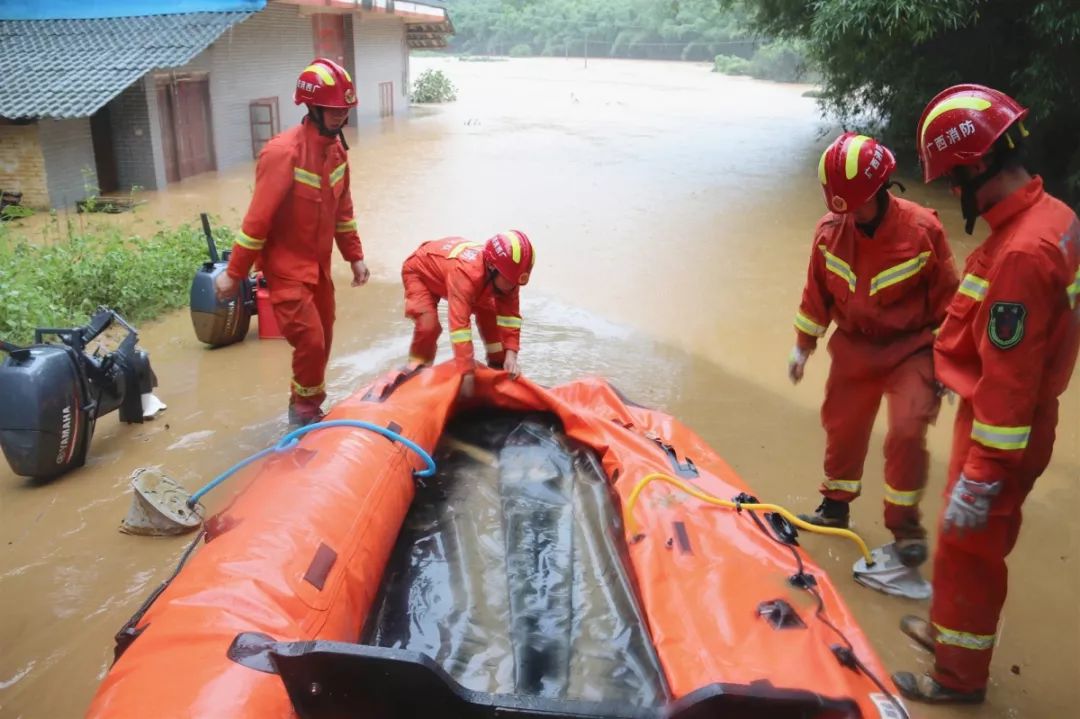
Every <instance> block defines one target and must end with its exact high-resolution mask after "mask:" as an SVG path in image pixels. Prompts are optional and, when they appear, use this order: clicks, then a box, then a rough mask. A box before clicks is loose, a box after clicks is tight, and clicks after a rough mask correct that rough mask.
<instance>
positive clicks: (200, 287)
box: [191, 261, 255, 347]
mask: <svg viewBox="0 0 1080 719" xmlns="http://www.w3.org/2000/svg"><path fill="white" fill-rule="evenodd" d="M228 264H229V263H228V262H227V261H220V262H204V263H203V265H202V267H200V268H199V271H198V272H196V273H195V278H194V279H193V280H192V282H191V323H192V325H194V327H195V336H196V337H198V338H199V341H200V342H205V343H206V344H208V345H210V346H211V347H224V346H225V345H231V344H233V343H236V342H241V341H243V339H244V338H245V337H247V333H248V329H249V328H250V327H251V315H252V314H253V313H254V304H255V287H254V283H253V282H252V281H251V280H249V279H245V280H244V281H243V282H241V284H240V295H239V297H234V298H233V299H231V300H229V301H227V302H221V301H219V300H218V299H217V295H216V293H215V292H214V281H215V280H216V279H217V277H218V275H220V274H221V273H222V272H224V271H225V268H226V267H228Z"/></svg>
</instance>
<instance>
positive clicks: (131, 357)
mask: <svg viewBox="0 0 1080 719" xmlns="http://www.w3.org/2000/svg"><path fill="white" fill-rule="evenodd" d="M114 323H116V324H119V325H120V326H122V327H123V328H124V329H125V330H127V336H126V337H125V338H124V339H123V340H122V341H121V342H120V345H119V346H118V347H117V349H116V350H115V351H113V352H109V353H107V354H102V353H101V351H100V349H98V350H97V351H95V352H94V353H93V354H90V353H89V352H87V350H86V345H87V344H89V343H90V342H91V341H93V340H94V339H95V338H96V337H97V336H98V335H100V334H101V333H102V332H104V331H105V330H106V329H108V328H109V327H111V326H112V325H113V324H114ZM49 336H54V337H56V338H58V339H59V340H60V343H46V342H45V338H46V337H49ZM138 341H139V335H138V332H137V331H136V330H135V328H134V327H132V326H131V325H129V324H128V323H127V322H126V321H125V320H124V318H123V317H121V316H120V315H119V314H117V313H116V312H114V311H112V310H110V309H109V308H107V307H101V308H99V309H98V311H97V312H96V313H95V314H94V316H93V317H91V318H90V323H89V324H87V325H86V326H85V327H76V328H74V329H44V328H42V329H38V330H36V331H35V332H34V344H33V345H32V346H30V347H18V346H16V345H13V344H10V343H8V342H3V341H0V350H2V351H4V352H6V353H7V354H8V357H7V358H6V359H5V360H4V361H3V363H2V364H0V397H3V402H0V449H3V452H4V456H5V457H6V458H7V461H8V464H9V465H11V469H12V471H13V472H15V474H19V475H22V476H24V477H34V478H36V479H48V478H52V477H57V476H59V475H61V474H63V473H64V472H66V471H68V470H69V469H72V468H74V467H81V466H82V465H83V463H84V462H85V461H86V453H87V450H88V449H89V447H90V438H91V437H92V436H93V434H94V424H95V422H96V421H97V419H98V418H99V417H103V416H104V415H106V414H108V413H109V412H112V411H113V410H115V409H119V410H120V421H121V422H129V423H132V422H138V423H141V422H142V421H143V406H142V395H143V394H145V393H149V392H151V391H153V389H154V387H156V386H157V377H156V376H155V375H154V370H153V369H151V367H150V357H149V356H148V355H147V354H146V352H144V351H142V350H140V349H137V348H136V346H135V345H136V344H137V343H138Z"/></svg>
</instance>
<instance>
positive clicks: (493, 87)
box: [0, 58, 1080, 719]
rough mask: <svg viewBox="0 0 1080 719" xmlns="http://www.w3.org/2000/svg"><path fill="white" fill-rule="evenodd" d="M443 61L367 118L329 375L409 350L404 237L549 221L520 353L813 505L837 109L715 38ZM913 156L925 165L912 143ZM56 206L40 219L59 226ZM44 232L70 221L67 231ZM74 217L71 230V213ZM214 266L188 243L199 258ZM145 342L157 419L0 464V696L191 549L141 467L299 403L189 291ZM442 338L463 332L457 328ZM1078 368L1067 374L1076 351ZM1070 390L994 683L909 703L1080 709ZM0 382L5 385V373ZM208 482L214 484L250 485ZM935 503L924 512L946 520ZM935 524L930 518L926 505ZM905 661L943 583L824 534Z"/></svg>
mask: <svg viewBox="0 0 1080 719" xmlns="http://www.w3.org/2000/svg"><path fill="white" fill-rule="evenodd" d="M425 67H438V68H440V69H443V70H444V71H446V72H447V73H448V74H449V76H450V77H451V79H452V80H453V81H454V82H455V84H457V86H458V90H459V100H458V102H456V103H453V104H449V105H445V106H437V107H423V108H416V109H415V110H414V112H413V115H412V117H410V118H398V119H395V120H387V121H384V122H382V123H379V124H372V125H366V126H363V127H360V128H356V129H355V130H354V131H352V132H351V133H350V144H351V145H352V148H353V149H352V151H351V153H350V154H351V158H352V172H353V196H354V198H355V201H356V206H357V213H358V220H359V225H360V231H361V236H362V237H363V239H364V243H365V250H366V253H367V259H368V261H369V264H370V265H371V268H372V272H373V281H372V283H371V284H370V285H369V286H368V287H365V288H362V289H353V288H350V287H349V286H348V281H347V276H346V272H347V270H346V267H345V265H344V263H343V262H341V261H340V260H336V272H337V277H338V279H339V282H338V288H339V289H338V320H337V330H336V333H335V347H334V352H333V356H332V359H331V364H330V369H329V376H328V383H329V390H330V395H331V400H334V399H340V398H341V397H344V396H346V395H348V394H350V393H351V392H353V391H355V390H356V389H357V388H358V387H359V386H361V385H362V384H364V383H365V382H367V381H368V380H370V379H371V378H372V377H373V376H375V375H376V374H377V373H379V372H380V371H382V370H384V369H386V368H388V367H389V366H390V365H393V364H395V363H400V362H403V361H404V360H405V358H406V355H407V349H408V338H409V332H410V325H409V323H408V322H407V321H406V320H405V319H404V318H403V317H402V306H403V302H402V296H401V295H402V292H401V289H400V287H399V272H400V265H401V262H402V261H403V260H404V258H405V257H406V255H408V253H409V252H411V250H412V249H413V248H415V246H416V245H418V244H419V243H421V242H422V241H425V240H428V239H434V238H437V237H441V236H445V235H463V236H467V237H470V238H473V239H483V238H485V237H487V236H489V235H491V234H493V233H494V232H496V231H499V230H502V229H505V228H510V227H513V228H520V229H522V230H524V231H525V232H527V233H528V234H529V235H530V237H532V238H533V239H534V241H535V243H536V246H537V254H538V260H537V268H536V271H535V272H534V274H533V281H532V282H530V284H529V285H528V287H527V288H526V292H525V294H524V299H523V314H524V317H525V328H524V330H523V335H522V340H523V351H522V355H521V361H522V364H523V368H524V371H525V372H526V374H527V375H528V376H529V377H530V378H532V379H535V380H537V381H540V382H543V383H545V384H555V383H560V382H563V381H567V380H570V379H572V378H574V377H577V376H580V375H583V374H601V375H604V376H606V377H608V378H610V379H611V381H612V382H614V383H615V384H616V385H617V386H619V387H620V389H622V390H623V391H624V392H625V393H626V394H627V395H629V396H630V397H631V398H633V399H634V400H635V401H637V402H640V403H642V404H647V405H651V406H655V407H658V408H662V409H664V410H666V411H668V412H670V413H672V414H674V415H675V416H677V417H679V418H680V419H681V420H682V421H683V422H685V423H686V424H688V425H689V426H691V427H692V428H694V429H695V430H696V431H697V432H698V433H700V434H701V435H702V436H703V437H704V438H705V439H706V440H707V441H708V442H709V443H710V444H712V445H713V446H714V447H715V448H716V449H717V450H718V451H719V452H720V454H722V455H724V457H725V458H726V459H727V460H728V461H729V462H730V463H731V464H732V465H733V466H734V467H735V468H736V469H737V470H738V471H739V472H741V473H742V475H743V476H744V477H745V479H746V481H747V483H748V484H749V485H750V486H751V487H753V488H754V490H755V492H756V493H757V495H758V496H759V497H762V498H766V499H768V500H772V501H776V502H778V503H782V504H785V505H787V506H788V507H790V508H791V509H792V510H795V511H805V510H809V509H812V508H813V507H814V506H816V504H817V501H818V495H817V492H816V487H817V484H818V482H819V480H820V474H821V460H822V452H823V445H824V437H823V433H822V430H821V427H820V422H819V420H818V414H817V411H818V406H819V404H820V402H821V398H822V391H823V386H824V379H825V376H826V374H827V370H828V357H827V354H826V353H825V352H821V353H818V354H817V355H815V356H814V357H813V358H812V359H811V360H810V363H809V365H808V369H807V378H806V380H805V381H804V382H803V383H802V384H800V385H799V386H798V387H792V386H791V385H790V384H789V383H788V381H787V377H786V357H787V353H788V350H789V349H790V346H791V344H792V342H793V329H792V326H791V319H792V317H793V315H794V311H795V309H796V305H797V303H798V299H799V295H800V292H801V289H802V284H803V280H804V277H805V268H806V262H807V260H808V258H809V252H810V239H811V232H812V229H813V226H814V223H815V221H816V220H817V219H818V217H819V216H820V215H821V214H822V212H823V210H824V205H823V202H822V197H821V192H820V190H819V186H818V183H817V179H816V164H817V159H818V156H819V154H820V152H821V150H822V149H823V147H824V146H825V144H826V143H827V142H828V140H829V139H830V135H832V134H833V133H835V132H836V130H837V128H835V127H833V126H831V125H829V124H827V123H825V122H823V121H822V120H820V119H819V116H818V112H817V109H816V106H815V104H814V101H813V100H811V99H808V98H805V97H803V96H802V93H803V91H804V90H805V89H806V88H805V87H802V86H797V85H778V84H772V83H764V82H757V81H753V80H749V79H746V78H729V77H724V76H720V75H715V74H712V73H710V72H709V68H708V67H707V66H704V65H695V64H681V63H650V62H630V61H596V60H591V61H590V62H589V66H588V69H585V68H583V67H582V63H581V61H580V60H572V59H571V60H563V59H535V60H513V61H509V62H490V63H466V62H460V61H457V60H455V59H451V58H414V60H413V68H412V70H413V73H414V75H415V74H417V73H418V72H420V71H421V70H422V69H424V68H425ZM907 169H908V171H909V174H910V173H911V170H912V168H907ZM252 178H253V168H252V166H246V167H240V168H235V169H232V170H229V171H226V172H221V173H210V174H208V175H204V176H199V177H195V178H191V179H189V180H185V181H183V182H181V183H177V184H175V185H171V186H170V187H169V188H168V190H166V191H162V192H156V193H145V194H144V198H143V199H145V200H146V202H145V204H143V205H141V206H140V207H139V208H138V209H137V210H136V211H135V212H134V213H128V214H125V215H116V216H108V217H95V218H94V219H92V220H91V219H87V218H86V217H81V218H79V217H74V216H72V221H73V222H76V223H78V222H105V223H117V224H120V225H122V226H124V227H128V228H130V229H131V230H132V231H137V232H145V233H149V232H152V231H153V229H154V228H155V227H156V226H157V223H159V222H163V223H166V224H175V223H177V222H194V221H197V218H198V213H199V212H200V211H209V212H211V213H213V214H215V215H216V216H217V219H216V222H217V223H230V224H232V225H233V226H236V225H237V224H238V222H239V219H240V217H241V216H242V213H243V211H244V209H245V208H246V205H247V201H248V199H249V197H250V190H251V185H252ZM901 179H903V180H904V181H905V184H906V185H907V187H908V192H907V195H906V196H907V197H909V198H914V199H916V200H919V201H921V202H925V203H927V204H929V205H930V206H932V207H934V208H936V209H937V210H938V211H939V212H940V213H941V216H942V218H943V220H944V221H945V224H946V227H947V229H948V230H949V233H950V239H951V240H952V242H953V247H954V250H955V252H956V253H957V255H958V257H959V258H963V257H964V256H966V254H967V253H968V252H969V251H970V250H971V249H972V248H973V247H974V246H975V243H976V242H977V241H978V239H979V238H981V237H982V236H983V235H984V233H985V228H984V226H980V227H979V228H978V229H977V230H976V236H975V238H969V237H967V236H965V235H963V233H962V223H961V221H960V217H959V210H958V203H957V202H956V201H955V200H954V199H953V198H952V197H951V196H949V195H947V194H946V193H945V192H943V191H939V190H937V189H936V188H935V189H927V188H925V187H924V186H923V185H922V184H921V183H919V182H918V181H917V179H916V178H915V177H913V176H904V177H902V178H901ZM63 219H64V216H63V214H61V216H60V220H61V222H60V223H51V222H50V221H49V219H48V218H45V217H37V218H30V220H28V221H24V222H23V223H22V231H24V232H26V233H28V234H30V235H31V236H35V237H38V238H39V239H44V240H45V241H52V240H54V239H55V235H56V234H57V233H58V232H59V230H58V226H59V225H61V224H62V221H63ZM50 233H51V234H50ZM61 234H62V233H61ZM194 270H195V268H192V271H193V272H194ZM140 329H141V330H142V346H143V347H145V348H146V349H147V350H148V351H149V352H150V354H151V357H152V360H153V364H154V368H155V370H156V372H157V375H158V377H159V379H160V387H159V388H158V395H159V396H160V397H161V399H162V400H163V401H164V402H165V403H166V404H168V406H169V407H168V410H167V411H166V412H165V413H164V414H163V415H162V416H161V417H160V418H158V419H157V420H154V421H152V422H148V423H146V424H143V425H120V424H119V423H118V421H117V418H116V416H115V414H114V415H111V416H109V417H107V418H105V419H103V420H102V421H101V422H100V423H99V425H98V429H97V434H96V436H95V437H94V441H93V444H92V446H91V450H90V458H89V461H88V463H87V466H86V467H85V468H83V469H81V470H79V471H76V472H73V473H71V474H70V475H68V476H65V477H63V478H61V479H59V480H57V481H54V482H51V483H48V484H43V485H38V484H35V483H33V482H29V481H26V480H24V479H22V478H18V477H15V476H13V475H12V474H11V473H10V471H9V470H8V468H7V467H6V465H5V466H3V467H0V647H2V651H0V716H2V717H4V718H5V719H7V718H9V717H10V718H11V719H16V718H19V717H22V718H23V719H30V718H32V717H50V718H51V717H77V716H81V715H82V713H83V712H84V711H85V708H86V706H87V704H88V703H89V700H90V697H91V695H92V694H93V692H94V690H95V688H96V686H97V684H98V682H99V681H100V679H101V678H102V676H103V675H104V673H105V671H106V670H107V669H108V667H109V664H110V661H111V657H112V636H113V634H114V633H115V632H116V631H117V630H118V629H119V628H120V626H121V625H122V624H123V623H124V621H125V620H126V619H127V618H128V616H129V615H130V614H131V613H132V612H133V611H134V610H135V609H136V607H137V606H138V605H139V604H140V603H141V602H142V600H143V599H144V598H145V596H146V595H147V594H148V592H149V591H150V590H151V589H152V588H153V587H154V586H156V585H157V583H159V582H160V581H162V580H163V579H164V578H165V577H166V576H168V574H169V573H170V571H171V570H172V568H173V566H174V564H175V562H176V560H177V559H178V557H179V555H180V554H181V552H182V551H183V549H184V547H185V546H186V545H187V543H188V541H189V539H187V538H177V539H147V538H139V537H132V536H127V535H123V534H120V533H119V532H118V531H117V527H118V525H119V522H120V520H121V519H122V518H123V516H124V514H125V512H126V510H127V506H128V502H129V490H128V477H129V476H130V475H131V473H132V472H133V471H134V470H135V469H137V468H139V467H147V466H158V467H161V468H162V469H163V470H164V471H165V472H166V474H168V475H170V476H171V477H173V478H175V479H177V480H180V481H181V482H183V483H184V484H185V485H186V486H187V487H188V488H189V489H194V488H196V487H198V486H200V485H201V484H203V483H204V482H206V481H209V480H210V479H211V478H212V477H213V476H215V475H216V474H217V473H218V472H220V471H222V470H223V469H225V468H226V467H228V466H230V465H231V464H233V463H234V462H236V461H238V460H240V459H242V458H243V457H245V456H247V455H248V454H250V453H252V452H254V451H256V450H258V449H261V448H263V447H265V446H267V445H268V444H270V443H271V442H272V441H273V440H274V439H276V438H277V437H278V436H279V435H280V434H281V433H282V432H283V431H284V430H285V426H286V419H285V404H286V401H287V392H288V377H289V348H288V346H287V345H286V344H285V343H284V342H282V341H260V340H258V339H257V338H256V333H255V330H254V327H253V329H252V332H251V334H250V335H249V337H248V339H247V341H246V342H244V343H242V344H240V345H237V346H233V347H229V348H225V349H221V350H213V351H211V350H208V349H206V348H205V347H203V346H201V345H200V344H199V343H198V342H197V341H196V339H195V337H194V334H193V332H192V328H191V323H190V320H189V318H188V316H187V314H186V312H185V311H180V312H176V313H173V314H171V315H168V316H166V317H164V318H162V319H161V320H159V321H156V322H152V323H148V324H146V325H144V326H143V327H141V328H140ZM443 340H444V342H443V346H442V347H441V348H440V349H441V353H440V359H444V358H446V357H448V356H449V348H448V342H447V340H446V338H445V336H444V338H443ZM1074 380H1075V378H1074ZM1077 385H1078V383H1077V382H1076V381H1074V386H1073V387H1071V388H1070V390H1069V391H1068V393H1066V395H1065V396H1064V397H1063V398H1062V416H1061V424H1060V426H1059V430H1058V442H1057V446H1056V449H1055V455H1054V460H1053V462H1052V463H1051V466H1050V468H1049V470H1048V471H1047V472H1046V474H1045V475H1044V477H1043V478H1042V479H1041V480H1040V481H1039V483H1038V484H1037V485H1036V488H1035V490H1034V492H1033V493H1032V495H1031V497H1030V498H1029V500H1028V502H1027V504H1026V506H1025V512H1024V522H1025V523H1024V529H1023V531H1022V533H1021V537H1020V541H1019V544H1018V546H1017V548H1016V550H1015V551H1014V553H1013V555H1012V557H1011V558H1010V562H1009V564H1010V570H1011V577H1010V587H1011V589H1012V593H1011V596H1010V598H1009V601H1008V604H1007V605H1006V608H1005V613H1004V618H1003V622H1002V626H1001V631H1000V635H999V636H1000V642H999V646H998V648H997V651H996V653H995V657H994V665H993V668H992V679H991V687H990V700H989V702H988V703H987V705H985V706H984V707H981V708H975V709H944V710H942V709H923V708H915V715H916V716H925V717H954V716H980V717H991V718H994V719H999V718H1000V719H1005V718H1008V719H1012V718H1014V717H1050V716H1071V715H1073V714H1075V713H1076V707H1077V706H1080V683H1078V682H1077V681H1076V667H1077V666H1078V665H1080V608H1078V607H1080V602H1078V599H1077V597H1078V592H1080V522H1078V521H1077V519H1076V512H1077V511H1078V508H1080V482H1078V481H1077V480H1078V479H1080V386H1077ZM0 401H3V398H0ZM953 412H954V410H953V408H951V407H949V406H948V405H946V406H945V407H944V410H943V412H942V416H941V418H940V420H939V422H938V425H937V426H936V427H934V428H933V429H932V431H931V449H932V457H933V466H932V470H931V471H932V474H931V487H930V491H929V492H928V498H927V500H926V501H925V503H924V510H925V511H926V513H927V514H928V516H929V517H931V518H933V517H936V515H937V512H938V510H939V508H940V506H941V500H940V497H939V494H940V490H941V487H942V485H943V483H944V474H945V464H946V462H947V452H948V441H949V435H950V429H951V420H952V416H953ZM882 429H883V428H882V427H881V426H879V432H878V433H877V435H876V438H875V442H874V444H873V445H872V449H871V456H870V459H869V461H868V464H867V472H866V474H867V482H866V489H865V492H864V496H863V497H862V498H861V499H860V500H859V501H858V503H857V504H856V505H855V508H854V510H853V520H854V525H855V529H857V531H859V532H860V533H861V534H863V536H864V537H865V538H866V539H867V541H868V542H869V543H870V544H871V545H878V544H881V543H883V542H885V541H887V540H888V533H887V532H886V530H885V528H884V526H883V523H882V520H881V502H882V485H881V481H880V478H881V476H882V460H881V449H880V447H881V435H882V434H883V432H882V431H881V430H882ZM231 491H235V489H233V490H230V488H229V486H228V485H226V486H225V487H223V488H221V489H219V490H217V491H216V492H215V493H213V494H211V495H209V497H208V505H209V507H210V509H211V510H213V509H215V508H218V507H221V506H223V505H224V503H225V502H227V501H228V499H229V497H230V496H231ZM929 523H930V524H931V525H932V524H933V521H932V519H931V521H930V522H929ZM931 532H932V533H933V530H931ZM805 544H806V545H807V546H808V547H809V548H810V550H811V551H812V552H813V553H814V555H815V556H816V558H817V559H818V561H819V562H820V563H821V565H822V566H823V567H824V568H825V569H827V570H828V571H829V572H830V573H831V574H832V576H833V579H834V580H835V581H836V582H837V584H838V586H839V587H840V588H841V590H842V592H843V594H844V596H845V598H846V599H847V601H848V602H849V603H850V605H851V607H852V608H853V610H854V612H855V614H856V616H857V618H858V619H859V621H860V622H861V623H862V626H863V627H864V629H865V631H866V632H867V634H868V635H869V636H870V638H871V640H872V641H873V643H874V645H875V646H876V648H877V650H878V652H879V653H880V655H881V657H882V659H883V660H884V662H885V664H886V666H888V667H890V668H893V669H903V668H908V669H910V668H923V667H925V666H926V665H927V663H928V657H927V655H925V654H922V653H920V652H919V651H918V650H917V649H916V648H915V647H914V646H913V645H912V643H911V642H909V641H907V640H906V639H905V638H904V637H903V636H902V635H901V634H900V633H899V632H898V631H897V629H896V626H897V622H898V620H899V618H900V617H901V616H902V615H903V614H906V613H911V612H923V611H925V605H920V604H919V603H916V602H908V601H904V600H899V599H894V598H889V597H885V596H883V595H878V594H875V593H872V592H870V591H869V590H867V589H864V588H861V587H858V586H856V585H855V584H854V583H853V582H852V581H850V568H851V565H852V563H853V562H854V561H855V559H856V555H855V550H854V549H853V548H852V547H850V546H847V545H846V544H844V543H840V542H834V541H830V540H827V539H824V538H820V537H807V538H806V539H805Z"/></svg>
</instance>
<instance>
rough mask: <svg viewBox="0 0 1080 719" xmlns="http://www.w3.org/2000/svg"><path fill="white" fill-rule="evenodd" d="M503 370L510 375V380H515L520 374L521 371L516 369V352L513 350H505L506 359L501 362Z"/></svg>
mask: <svg viewBox="0 0 1080 719" xmlns="http://www.w3.org/2000/svg"><path fill="white" fill-rule="evenodd" d="M503 369H504V370H506V371H507V372H509V373H510V379H517V378H518V375H520V374H521V369H520V368H519V367H518V361H517V352H515V351H514V350H506V359H505V360H503Z"/></svg>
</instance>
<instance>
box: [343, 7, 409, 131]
mask: <svg viewBox="0 0 1080 719" xmlns="http://www.w3.org/2000/svg"><path fill="white" fill-rule="evenodd" d="M353 44H354V45H355V47H356V77H355V78H354V79H355V80H356V95H357V99H358V100H359V101H360V107H359V108H358V112H359V115H360V118H361V120H364V119H371V118H378V117H379V83H382V82H392V83H394V114H395V115H405V114H408V112H409V77H408V74H409V64H408V57H409V52H408V47H407V46H406V44H405V21H404V20H402V19H401V18H398V17H387V16H384V15H360V16H356V17H354V18H353Z"/></svg>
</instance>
